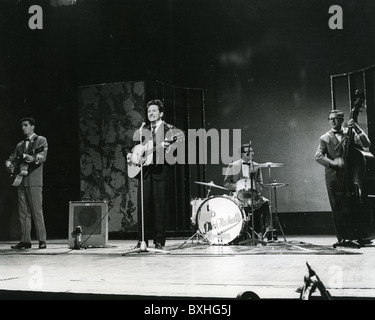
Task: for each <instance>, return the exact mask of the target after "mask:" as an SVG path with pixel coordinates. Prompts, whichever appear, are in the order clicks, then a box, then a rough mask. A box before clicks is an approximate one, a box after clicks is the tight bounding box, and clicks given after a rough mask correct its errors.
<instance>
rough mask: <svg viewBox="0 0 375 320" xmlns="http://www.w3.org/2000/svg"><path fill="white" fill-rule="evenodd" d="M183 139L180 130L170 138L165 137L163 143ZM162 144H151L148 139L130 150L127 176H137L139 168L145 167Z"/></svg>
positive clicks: (171, 142)
mask: <svg viewBox="0 0 375 320" xmlns="http://www.w3.org/2000/svg"><path fill="white" fill-rule="evenodd" d="M183 140H185V136H184V134H183V133H182V132H177V133H176V134H173V135H172V137H171V138H170V139H167V138H166V139H165V140H164V142H165V143H169V144H170V145H172V144H173V143H175V142H178V141H183ZM162 148H163V147H162V145H161V144H159V145H156V146H153V141H152V140H150V141H148V142H146V143H145V144H138V145H136V146H135V147H134V149H133V152H132V157H131V159H130V161H129V162H128V177H129V178H138V175H139V174H140V172H141V168H142V167H143V168H145V169H147V166H149V165H150V164H151V163H152V160H153V153H154V152H157V151H158V150H159V149H162Z"/></svg>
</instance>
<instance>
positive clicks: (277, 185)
mask: <svg viewBox="0 0 375 320" xmlns="http://www.w3.org/2000/svg"><path fill="white" fill-rule="evenodd" d="M285 186H289V184H287V183H281V182H272V183H266V184H264V185H263V187H268V188H280V187H285Z"/></svg>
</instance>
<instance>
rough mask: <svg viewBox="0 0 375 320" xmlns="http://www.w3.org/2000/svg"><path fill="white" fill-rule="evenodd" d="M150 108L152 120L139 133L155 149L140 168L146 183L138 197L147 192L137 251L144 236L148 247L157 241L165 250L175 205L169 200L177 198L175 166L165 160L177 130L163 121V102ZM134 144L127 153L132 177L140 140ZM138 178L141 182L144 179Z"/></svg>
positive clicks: (151, 103) (140, 216)
mask: <svg viewBox="0 0 375 320" xmlns="http://www.w3.org/2000/svg"><path fill="white" fill-rule="evenodd" d="M146 109H147V120H148V121H147V124H145V123H144V122H143V123H142V125H141V127H140V128H139V131H142V129H144V131H143V132H142V133H141V134H142V135H143V136H145V138H146V139H145V142H144V144H145V145H147V146H148V145H149V144H150V143H151V146H152V147H151V148H149V149H146V150H145V152H144V155H143V157H144V158H147V159H151V160H152V161H150V163H149V162H147V159H146V160H145V161H144V162H142V166H141V169H140V170H142V172H143V175H142V176H143V180H142V183H138V194H141V192H142V190H143V203H142V202H141V201H142V199H141V197H138V204H137V209H138V215H137V218H138V243H137V245H136V248H141V244H142V242H143V237H144V241H145V242H146V246H148V241H149V240H151V239H152V238H153V242H154V245H155V249H163V247H164V246H165V241H166V230H165V228H166V221H167V220H168V218H169V216H170V214H169V211H170V207H171V206H170V205H169V201H170V199H174V194H173V188H171V187H170V184H171V181H172V176H173V170H172V169H173V165H170V164H169V163H167V161H165V155H166V154H168V152H172V151H171V150H170V149H172V147H171V148H169V147H170V146H171V143H173V142H174V140H173V137H169V135H170V133H171V131H172V129H174V128H175V127H174V126H173V125H171V124H168V123H166V122H165V121H164V120H163V117H164V105H163V102H162V101H161V100H158V99H156V100H151V101H149V102H148V103H147V106H146ZM172 136H173V133H172ZM147 138H150V139H147ZM168 138H169V139H172V140H169V139H168ZM134 142H135V145H134V147H133V149H132V152H130V153H128V154H127V160H128V175H129V164H131V163H132V162H131V160H132V159H133V160H134V159H136V156H134V153H135V151H136V149H137V148H138V147H139V146H140V145H141V143H140V141H139V139H138V141H134ZM150 149H151V152H150ZM132 168H133V167H132ZM136 168H137V167H136ZM136 178H137V179H139V180H140V179H141V177H140V176H137V177H136ZM140 181H141V180H140ZM142 207H143V212H142ZM143 218H144V219H143ZM142 221H144V229H143V228H142V223H141V222H142Z"/></svg>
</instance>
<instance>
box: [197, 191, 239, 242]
mask: <svg viewBox="0 0 375 320" xmlns="http://www.w3.org/2000/svg"><path fill="white" fill-rule="evenodd" d="M245 218H246V215H245V212H244V211H243V209H242V207H241V206H240V205H239V203H238V202H237V201H236V200H235V199H233V198H231V197H229V196H225V195H224V196H213V197H210V198H208V199H206V200H205V201H204V202H202V204H201V205H200V207H199V209H198V213H197V223H198V229H199V231H200V232H201V234H202V235H203V236H204V237H205V238H206V239H207V240H208V241H209V242H210V244H219V245H222V244H228V243H229V242H231V241H232V240H234V239H235V238H236V237H238V236H239V235H240V233H241V231H242V230H243V227H244V224H245Z"/></svg>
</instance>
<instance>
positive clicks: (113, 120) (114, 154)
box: [79, 81, 145, 232]
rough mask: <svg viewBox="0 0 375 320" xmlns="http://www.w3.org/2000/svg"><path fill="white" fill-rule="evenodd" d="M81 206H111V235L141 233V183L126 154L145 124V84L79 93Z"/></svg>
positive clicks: (86, 89) (87, 89) (95, 87)
mask: <svg viewBox="0 0 375 320" xmlns="http://www.w3.org/2000/svg"><path fill="white" fill-rule="evenodd" d="M79 101H80V108H79V122H80V123H79V128H80V162H81V200H86V199H92V200H95V201H102V200H106V201H108V208H109V214H108V217H109V225H108V231H109V232H127V231H136V230H137V228H136V227H137V214H136V212H137V211H136V210H137V201H136V199H137V188H136V187H137V181H136V180H134V179H130V178H128V176H127V166H126V152H127V150H128V148H129V147H130V148H131V146H132V144H133V143H132V140H133V133H134V131H135V130H136V129H137V128H139V126H140V125H141V123H142V121H143V120H144V102H145V84H144V82H141V81H139V82H121V83H110V84H101V85H92V86H84V87H80V88H79Z"/></svg>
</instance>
